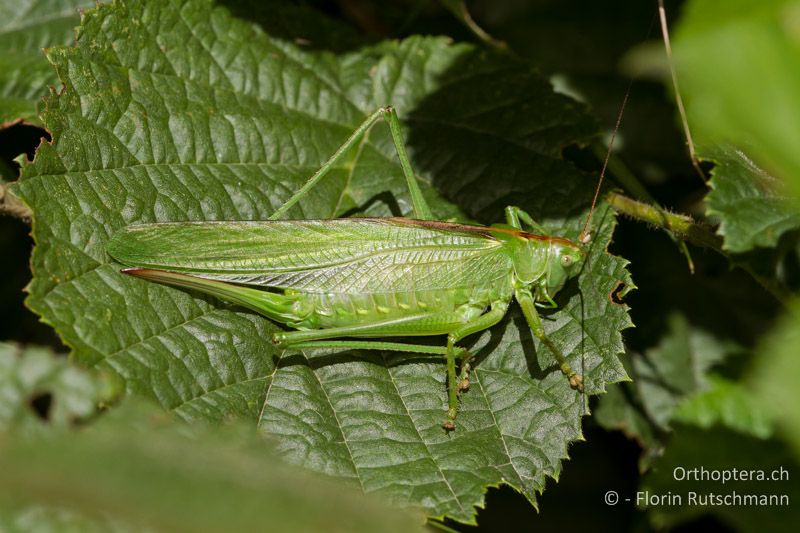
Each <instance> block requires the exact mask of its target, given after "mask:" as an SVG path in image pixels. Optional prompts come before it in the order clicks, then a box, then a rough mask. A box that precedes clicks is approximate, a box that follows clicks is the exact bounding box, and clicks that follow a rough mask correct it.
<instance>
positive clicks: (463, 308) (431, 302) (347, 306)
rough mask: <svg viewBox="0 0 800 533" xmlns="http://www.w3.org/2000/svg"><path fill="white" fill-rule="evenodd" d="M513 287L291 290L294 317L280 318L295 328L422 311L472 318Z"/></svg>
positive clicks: (505, 296) (370, 320) (507, 295)
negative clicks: (355, 291) (360, 291)
mask: <svg viewBox="0 0 800 533" xmlns="http://www.w3.org/2000/svg"><path fill="white" fill-rule="evenodd" d="M510 294H511V293H510V288H508V289H507V290H503V288H502V287H491V288H477V287H476V288H471V289H448V290H437V291H417V292H396V293H373V294H342V293H334V294H320V293H306V292H299V291H292V290H287V291H286V292H285V294H284V297H285V298H286V299H287V300H291V301H292V310H293V311H294V312H293V314H294V315H295V316H294V317H293V320H286V315H285V314H284V315H283V318H282V319H280V321H281V322H284V323H285V324H286V325H288V326H290V327H292V328H295V329H327V328H334V327H341V326H354V325H360V324H370V323H375V322H379V321H383V320H389V319H392V318H400V317H405V316H408V315H411V314H418V313H436V314H452V315H453V318H454V320H455V321H458V322H468V321H470V320H472V319H474V318H476V317H477V316H479V315H480V314H481V313H483V312H484V311H485V310H486V308H487V307H488V305H489V304H490V303H491V302H493V301H496V300H498V299H504V300H505V299H509V298H510Z"/></svg>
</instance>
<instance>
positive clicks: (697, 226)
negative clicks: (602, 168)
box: [605, 191, 789, 307]
mask: <svg viewBox="0 0 800 533" xmlns="http://www.w3.org/2000/svg"><path fill="white" fill-rule="evenodd" d="M605 200H606V202H608V203H609V205H611V207H612V208H613V209H614V210H615V211H617V212H619V213H621V214H623V215H627V216H629V217H631V218H635V219H637V220H641V221H643V222H647V223H649V224H652V225H654V226H656V227H659V228H661V229H664V230H667V231H669V232H670V233H673V234H674V235H675V236H676V237H678V238H679V239H682V240H686V241H688V242H690V243H692V244H695V245H697V246H702V247H704V248H710V249H711V250H714V251H715V252H717V253H719V254H720V255H722V256H724V257H725V258H726V259H728V260H729V261H730V262H731V263H732V264H734V265H735V266H737V267H739V268H741V269H742V270H744V271H745V272H747V273H748V274H749V275H750V276H751V277H752V278H753V279H754V280H755V281H756V282H757V283H758V284H759V285H761V286H762V287H763V288H764V289H765V290H766V291H767V292H769V293H770V294H771V295H772V296H773V297H774V298H775V299H776V300H778V301H779V302H781V303H782V304H784V305H786V306H787V307H788V306H789V298H787V296H786V292H787V291H786V290H785V289H783V288H781V287H780V285H779V284H777V283H775V281H774V280H772V279H769V278H767V277H765V276H762V275H761V274H758V273H757V272H755V271H754V270H753V269H752V268H751V267H750V265H748V264H746V263H742V262H740V261H737V260H736V258H734V257H732V256H731V255H730V254H728V253H727V252H726V251H725V250H723V249H722V238H721V237H720V236H718V235H716V234H715V233H714V232H713V230H712V228H711V227H710V226H707V225H706V224H703V223H700V222H697V221H695V220H694V219H693V218H692V217H689V216H687V215H679V214H676V213H670V212H669V211H667V210H665V209H663V208H660V207H656V206H653V205H650V204H646V203H644V202H639V201H637V200H634V199H632V198H628V197H627V196H623V195H622V194H619V193H616V192H613V191H612V192H610V193H608V194H606V196H605Z"/></svg>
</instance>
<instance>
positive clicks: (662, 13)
mask: <svg viewBox="0 0 800 533" xmlns="http://www.w3.org/2000/svg"><path fill="white" fill-rule="evenodd" d="M658 18H659V21H660V22H661V35H662V36H663V37H664V49H665V50H666V51H667V63H669V73H670V76H672V87H673V89H674V90H675V103H676V104H677V106H678V112H679V113H680V115H681V124H682V125H683V133H684V135H686V145H687V146H688V147H689V158H690V159H691V160H692V166H693V167H694V169H695V170H696V171H697V174H698V175H699V176H700V179H702V180H703V183H705V182H706V175H705V174H704V173H703V169H702V168H700V159H699V158H698V157H697V151H696V150H695V148H694V141H693V140H692V132H691V130H690V129H689V119H688V118H686V108H684V107H683V98H681V89H680V87H678V71H677V70H676V68H675V60H674V59H673V57H672V45H671V44H670V42H669V29H668V28H667V11H666V9H664V0H658Z"/></svg>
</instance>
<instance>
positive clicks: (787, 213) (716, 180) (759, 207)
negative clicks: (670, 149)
mask: <svg viewBox="0 0 800 533" xmlns="http://www.w3.org/2000/svg"><path fill="white" fill-rule="evenodd" d="M700 153H701V154H702V155H703V158H704V159H706V160H709V161H714V162H715V163H716V166H715V167H714V170H713V171H712V172H711V180H710V181H709V185H710V186H711V191H710V192H709V193H708V196H707V197H706V201H707V202H708V209H707V212H708V214H709V215H713V216H716V217H718V218H719V221H720V226H719V230H718V231H719V234H720V235H722V236H723V238H724V243H723V247H724V248H725V249H726V250H729V251H731V252H734V253H737V252H747V251H750V250H752V249H753V248H755V247H757V246H761V247H772V246H776V245H777V244H778V239H779V238H780V236H781V235H783V234H784V233H785V232H787V231H790V230H794V229H797V228H800V198H798V197H795V196H793V195H791V194H790V192H789V191H788V187H787V185H786V184H785V183H784V182H783V181H782V180H779V179H778V178H775V177H774V176H771V175H769V174H768V173H767V172H766V171H765V170H763V169H761V168H760V167H759V166H758V165H756V163H755V162H754V161H752V160H751V159H750V157H749V156H748V155H747V154H746V153H745V152H743V151H742V150H739V149H736V148H734V147H733V146H731V145H729V144H720V145H717V146H715V147H713V148H704V149H702V150H701V152H700Z"/></svg>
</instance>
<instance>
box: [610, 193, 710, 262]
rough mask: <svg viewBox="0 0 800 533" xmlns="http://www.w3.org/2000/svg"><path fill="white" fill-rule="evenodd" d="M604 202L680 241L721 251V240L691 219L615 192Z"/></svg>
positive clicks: (703, 225)
mask: <svg viewBox="0 0 800 533" xmlns="http://www.w3.org/2000/svg"><path fill="white" fill-rule="evenodd" d="M606 201H607V202H608V203H609V204H610V205H611V207H613V208H614V209H615V210H616V211H617V212H619V213H622V214H623V215H627V216H629V217H631V218H635V219H637V220H642V221H644V222H648V223H650V224H653V225H654V226H658V227H659V228H662V229H665V230H667V231H669V232H671V233H674V234H675V235H676V236H678V237H679V238H681V239H684V240H687V241H689V242H690V243H692V244H695V245H697V246H703V247H705V248H711V249H713V250H716V251H718V252H720V253H721V254H723V255H725V252H723V251H722V239H721V238H720V237H719V236H718V235H715V234H714V232H713V231H712V230H711V228H710V227H708V226H706V225H705V224H700V223H698V222H695V221H694V220H693V219H692V218H691V217H689V216H686V215H678V214H676V213H670V212H669V211H667V210H666V209H663V208H661V207H656V206H654V205H650V204H646V203H644V202H640V201H638V200H634V199H632V198H628V197H627V196H623V195H621V194H619V193H616V192H613V191H612V192H610V193H608V194H606Z"/></svg>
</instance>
